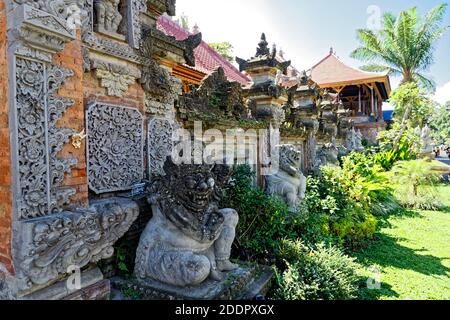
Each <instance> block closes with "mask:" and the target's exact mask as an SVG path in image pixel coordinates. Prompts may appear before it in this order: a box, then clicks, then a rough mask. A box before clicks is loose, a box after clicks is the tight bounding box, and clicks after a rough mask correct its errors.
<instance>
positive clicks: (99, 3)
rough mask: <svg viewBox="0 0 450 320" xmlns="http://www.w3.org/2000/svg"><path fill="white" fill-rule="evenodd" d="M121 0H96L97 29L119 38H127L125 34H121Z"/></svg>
mask: <svg viewBox="0 0 450 320" xmlns="http://www.w3.org/2000/svg"><path fill="white" fill-rule="evenodd" d="M119 4H120V0H94V8H95V15H96V18H97V19H96V24H95V29H96V31H97V32H99V33H104V34H106V35H108V36H111V37H113V38H117V39H119V40H125V36H124V35H121V34H119V33H118V32H117V31H118V30H119V26H120V23H121V22H122V19H123V17H122V15H121V14H120V12H119Z"/></svg>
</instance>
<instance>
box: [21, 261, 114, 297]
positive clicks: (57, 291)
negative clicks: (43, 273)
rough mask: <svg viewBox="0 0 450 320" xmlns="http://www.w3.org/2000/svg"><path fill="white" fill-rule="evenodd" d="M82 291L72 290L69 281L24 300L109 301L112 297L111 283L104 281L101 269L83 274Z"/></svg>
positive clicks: (61, 282) (30, 295) (54, 285)
mask: <svg viewBox="0 0 450 320" xmlns="http://www.w3.org/2000/svg"><path fill="white" fill-rule="evenodd" d="M80 279H81V289H80V290H75V291H74V290H70V289H68V286H67V279H64V280H61V281H59V282H57V283H55V284H53V285H51V286H49V287H47V288H44V289H42V290H39V291H36V292H33V293H32V294H29V295H27V296H24V297H22V298H21V299H23V300H107V299H109V297H110V293H111V286H110V281H109V280H107V279H103V274H102V273H101V271H100V269H98V268H94V269H91V270H87V271H85V272H82V273H81V278H80Z"/></svg>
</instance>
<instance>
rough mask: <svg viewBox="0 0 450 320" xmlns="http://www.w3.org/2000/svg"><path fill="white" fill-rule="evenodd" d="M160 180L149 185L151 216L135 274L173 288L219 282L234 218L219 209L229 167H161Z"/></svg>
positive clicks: (225, 266)
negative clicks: (205, 282) (213, 281)
mask: <svg viewBox="0 0 450 320" xmlns="http://www.w3.org/2000/svg"><path fill="white" fill-rule="evenodd" d="M164 172H165V174H166V175H165V176H164V177H159V178H156V179H155V180H154V181H153V183H152V184H151V185H150V187H149V190H148V191H149V194H150V196H149V198H148V201H149V203H150V204H151V205H152V210H153V218H152V219H151V221H150V222H149V223H148V225H147V227H146V229H145V231H144V232H143V234H142V236H141V240H140V244H139V247H138V249H137V255H136V267H135V274H136V277H137V278H138V279H139V280H144V281H145V279H151V280H154V281H157V282H160V283H163V284H168V285H173V286H176V287H191V286H197V285H200V284H202V283H203V282H204V281H205V280H207V279H208V278H210V279H212V280H216V281H221V280H222V279H223V275H222V272H226V271H232V270H235V269H237V268H238V265H236V264H233V263H231V262H230V254H231V246H232V244H233V241H234V238H235V229H236V226H237V224H238V220H239V217H238V214H237V212H236V211H235V210H233V209H219V208H218V202H219V201H220V199H221V196H222V187H223V186H224V185H225V184H226V182H227V181H228V180H229V178H230V176H231V173H232V169H231V167H229V166H226V165H185V164H180V165H178V164H175V163H174V162H173V161H172V158H171V157H168V158H167V161H166V162H165V164H164Z"/></svg>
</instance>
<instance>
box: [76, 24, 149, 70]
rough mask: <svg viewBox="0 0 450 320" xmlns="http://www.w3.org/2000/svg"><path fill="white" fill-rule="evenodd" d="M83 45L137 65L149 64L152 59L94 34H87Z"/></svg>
mask: <svg viewBox="0 0 450 320" xmlns="http://www.w3.org/2000/svg"><path fill="white" fill-rule="evenodd" d="M82 39H83V44H84V45H86V46H87V47H88V48H89V49H91V50H92V51H96V52H100V53H103V54H106V55H110V56H115V57H116V58H119V59H122V60H125V61H128V62H132V63H136V64H141V65H142V64H149V63H150V61H151V59H150V58H148V57H146V56H142V55H141V54H139V52H138V51H137V50H135V49H133V48H132V47H130V46H129V45H128V44H121V43H118V42H117V41H113V40H110V39H107V38H104V37H100V36H98V35H96V34H95V33H93V32H85V33H84V34H83V36H82Z"/></svg>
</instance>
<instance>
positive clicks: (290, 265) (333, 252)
mask: <svg viewBox="0 0 450 320" xmlns="http://www.w3.org/2000/svg"><path fill="white" fill-rule="evenodd" d="M279 252H280V256H281V257H284V259H285V264H286V269H285V270H284V271H282V272H277V273H276V285H277V288H276V289H275V290H274V298H276V299H282V300H348V299H354V298H355V297H356V292H357V285H356V282H357V280H358V277H357V275H356V271H357V269H358V265H357V264H356V263H355V260H354V259H353V258H350V257H348V256H346V255H345V254H344V253H343V252H342V251H341V250H339V249H338V248H336V247H333V246H325V245H323V244H320V245H318V246H317V248H316V249H308V248H307V247H306V246H305V245H304V244H303V243H302V242H300V241H289V240H284V241H283V242H282V243H281V247H280V249H279Z"/></svg>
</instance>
